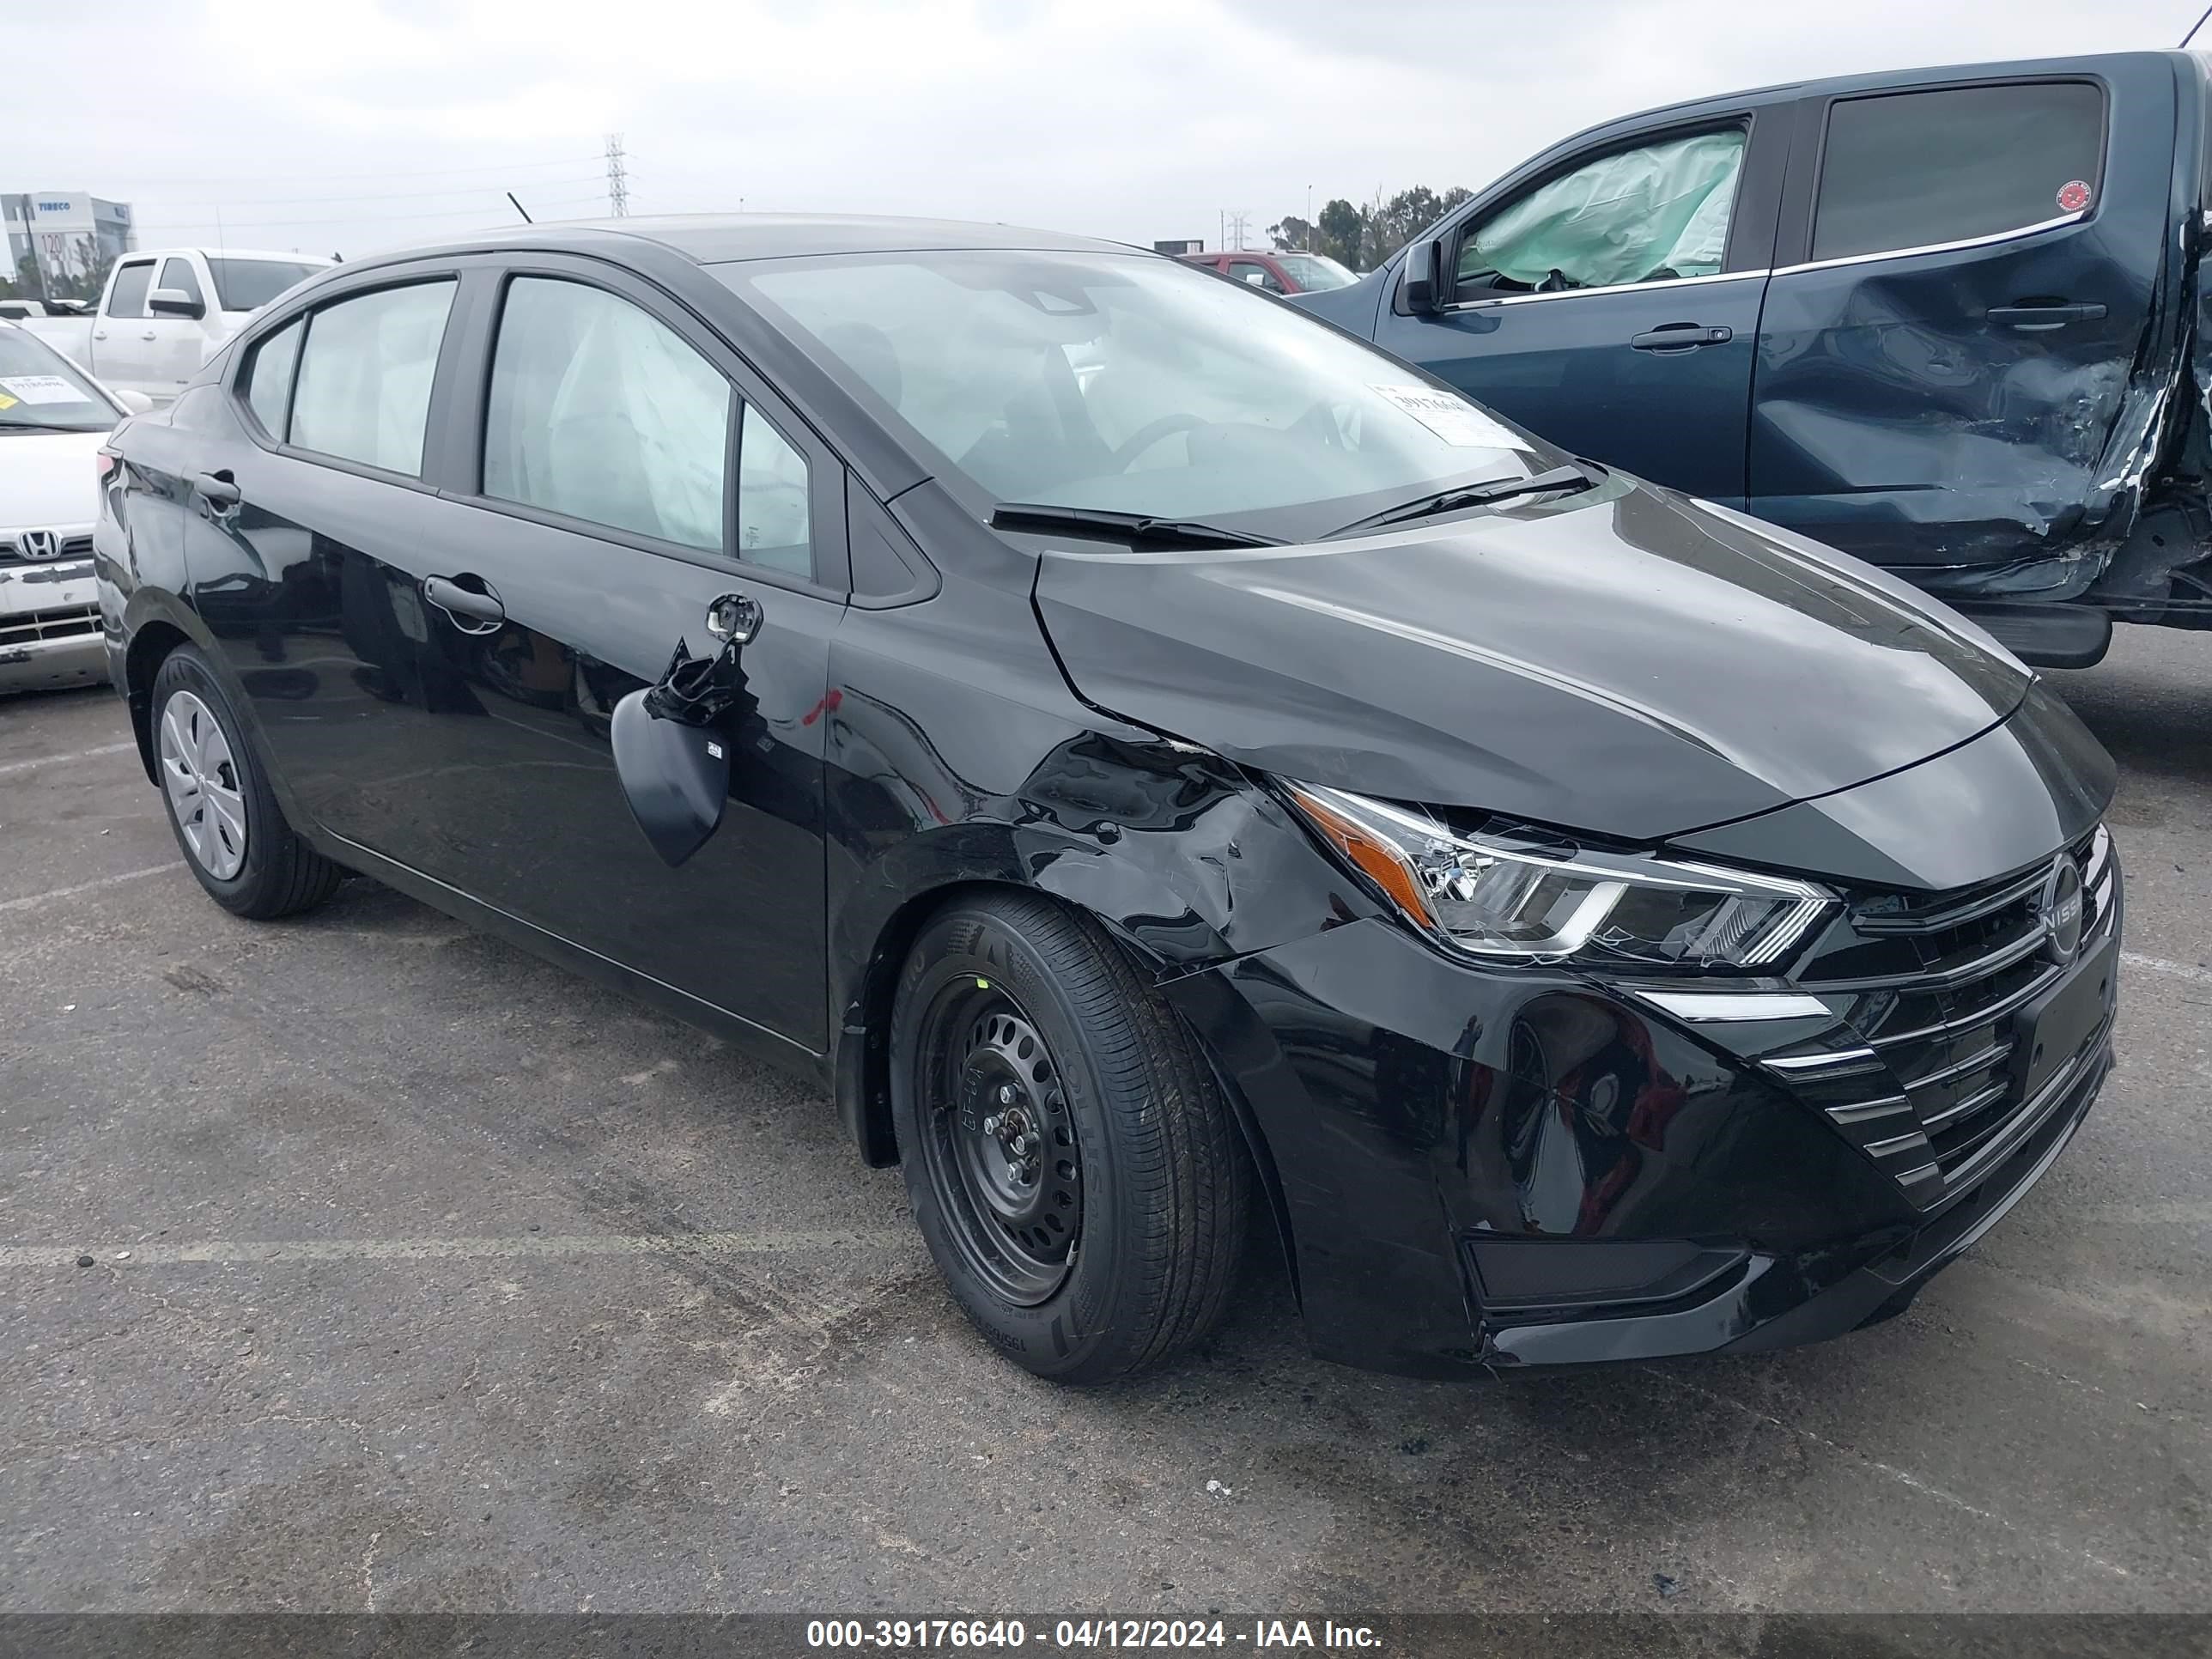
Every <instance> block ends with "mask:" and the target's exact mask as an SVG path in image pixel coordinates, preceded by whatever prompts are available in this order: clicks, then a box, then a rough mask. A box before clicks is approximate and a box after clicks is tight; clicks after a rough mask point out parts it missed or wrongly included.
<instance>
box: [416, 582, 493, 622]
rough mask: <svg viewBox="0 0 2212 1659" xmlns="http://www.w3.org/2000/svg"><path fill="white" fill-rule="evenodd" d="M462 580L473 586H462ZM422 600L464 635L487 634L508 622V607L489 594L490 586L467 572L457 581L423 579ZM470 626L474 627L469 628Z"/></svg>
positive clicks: (490, 592) (491, 593)
mask: <svg viewBox="0 0 2212 1659" xmlns="http://www.w3.org/2000/svg"><path fill="white" fill-rule="evenodd" d="M464 581H466V582H471V583H473V584H475V586H471V587H464V586H461V583H462V582H464ZM422 597H423V598H424V599H428V600H429V601H430V603H431V604H433V605H436V606H437V607H438V609H439V610H441V611H444V612H445V613H446V614H447V616H448V617H452V618H453V621H454V622H455V623H457V624H458V625H459V627H460V629H461V631H462V632H463V633H465V634H483V633H488V632H489V631H490V629H494V628H496V627H498V626H499V625H500V623H503V622H505V621H506V620H507V607H506V606H505V605H501V603H500V602H499V595H498V594H496V593H495V592H492V591H491V584H490V583H489V582H487V581H485V580H484V579H483V577H481V576H471V575H470V574H467V573H466V572H464V573H462V574H461V575H460V576H459V577H458V578H455V577H452V576H425V577H423V578H422ZM471 623H473V624H475V625H474V626H473V627H471V625H470V624H471Z"/></svg>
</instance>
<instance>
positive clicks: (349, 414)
mask: <svg viewBox="0 0 2212 1659" xmlns="http://www.w3.org/2000/svg"><path fill="white" fill-rule="evenodd" d="M452 307H453V279H452V278H450V277H447V278H445V279H443V280H441V281H438V282H430V283H411V284H410V285H409V286H407V287H405V288H386V289H377V290H376V291H375V292H374V293H371V294H363V295H358V296H356V297H355V298H353V299H349V300H340V301H337V302H336V303H335V304H332V305H327V306H325V307H323V308H322V309H321V310H319V311H318V312H316V313H313V315H312V316H311V317H309V318H308V319H307V344H306V346H305V347H304V348H303V349H301V353H300V384H299V389H298V390H297V391H296V392H294V393H293V395H292V430H291V441H292V442H293V443H295V444H296V445H297V446H299V447H301V448H302V449H312V450H314V451H316V452H318V453H321V454H325V455H334V456H337V458H338V459H341V460H348V461H359V462H362V464H364V465H368V466H380V467H382V468H384V469H385V470H386V471H389V472H404V473H407V474H409V475H410V476H411V477H420V476H421V475H422V432H423V428H425V427H426V426H427V425H428V422H429V418H430V381H431V379H432V377H433V376H434V374H435V372H436V370H437V367H438V348H439V346H440V345H441V343H443V341H444V339H445V337H446V313H447V312H448V311H449V310H451V309H452ZM257 367H258V361H257Z"/></svg>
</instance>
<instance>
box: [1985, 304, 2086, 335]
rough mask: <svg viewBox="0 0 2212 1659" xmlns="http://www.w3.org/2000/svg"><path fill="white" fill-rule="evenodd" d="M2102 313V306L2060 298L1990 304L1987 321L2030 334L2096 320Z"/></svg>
mask: <svg viewBox="0 0 2212 1659" xmlns="http://www.w3.org/2000/svg"><path fill="white" fill-rule="evenodd" d="M2104 314H2105V307H2102V306H2100V305H2097V304H2094V303H2091V304H2087V305H2077V304H2073V303H2070V302H2069V301H2063V300H2062V301H2057V302H2055V303H2053V304H2051V305H2041V306H1991V307H1990V309H1989V311H1988V313H1987V315H1988V317H1989V319H1990V322H1992V323H1994V324H1996V325H1997V326H1998V327H2000V328H2016V329H2019V330H2021V331H2023V332H2025V333H2029V334H2035V333H2039V332H2041V331H2043V330H2045V329H2047V328H2063V327H2065V326H2066V325H2067V324H2069V323H2093V322H2097V321H2100V320H2101V319H2102V318H2103V317H2104Z"/></svg>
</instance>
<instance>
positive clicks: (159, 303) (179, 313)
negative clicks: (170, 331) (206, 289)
mask: <svg viewBox="0 0 2212 1659" xmlns="http://www.w3.org/2000/svg"><path fill="white" fill-rule="evenodd" d="M146 313H147V314H148V315H149V316H151V317H204V316H206V315H207V307H205V306H204V305H202V304H201V303H200V302H199V301H197V300H195V299H194V298H192V296H191V295H189V294H187V293H185V291H184V289H180V288H157V289H155V290H154V291H153V292H152V293H151V294H149V295H147V296H146Z"/></svg>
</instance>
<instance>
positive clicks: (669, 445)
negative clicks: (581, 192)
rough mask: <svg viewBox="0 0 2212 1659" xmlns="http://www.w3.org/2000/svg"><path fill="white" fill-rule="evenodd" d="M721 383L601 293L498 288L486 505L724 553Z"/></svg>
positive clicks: (678, 344)
mask: <svg viewBox="0 0 2212 1659" xmlns="http://www.w3.org/2000/svg"><path fill="white" fill-rule="evenodd" d="M731 403H732V393H731V390H730V383H729V382H728V381H727V380H724V379H723V378H722V375H721V373H720V370H718V369H716V368H714V365H713V364H712V363H709V362H708V361H707V360H706V359H705V358H704V357H702V356H700V355H699V354H698V353H697V352H696V351H695V350H693V349H691V347H690V345H688V344H686V343H684V339H683V337H681V336H679V335H678V334H677V333H676V331H674V330H672V329H671V328H669V327H668V326H667V325H665V324H664V323H661V322H660V321H659V320H658V319H655V318H653V317H652V316H650V315H648V314H647V313H645V312H643V311H641V310H640V309H638V307H635V306H634V305H632V304H631V303H630V302H629V301H627V300H623V299H618V298H617V297H616V296H615V295H611V294H609V293H607V292H606V291H605V290H604V289H596V288H587V287H586V286H585V285H584V284H582V283H571V282H564V281H562V280H561V279H560V278H557V277H550V276H518V277H517V278H515V280H514V281H513V283H509V284H508V285H507V302H506V304H505V305H504V306H503V307H501V312H500V321H499V339H498V342H497V343H496V345H495V347H494V348H493V355H492V365H491V391H490V398H489V404H487V406H486V409H485V411H484V455H483V493H484V494H485V495H490V496H493V497H495V498H496V499H498V500H500V501H516V502H520V503H521V504H522V505H524V506H526V507H544V509H546V510H547V511H548V512H551V513H566V514H568V516H569V517H571V518H575V519H582V520H586V521H587V522H589V523H592V524H597V525H605V526H607V527H608V528H610V529H614V530H628V531H632V532H635V533H637V534H638V535H641V536H653V537H657V538H659V539H660V540H662V541H665V542H674V543H676V544H678V545H679V546H682V547H695V548H698V549H701V550H704V551H707V552H720V551H721V550H722V541H723V537H722V488H723V469H724V466H725V465H726V460H727V457H728V454H729V438H730V408H731Z"/></svg>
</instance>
